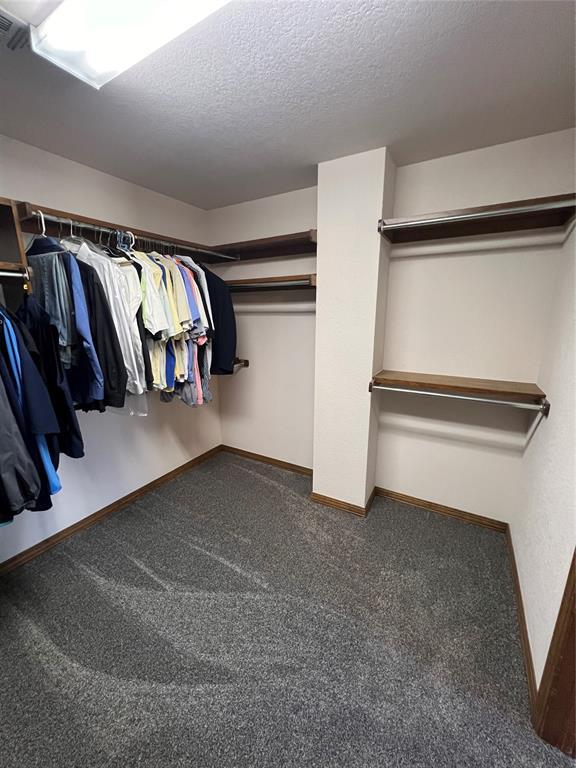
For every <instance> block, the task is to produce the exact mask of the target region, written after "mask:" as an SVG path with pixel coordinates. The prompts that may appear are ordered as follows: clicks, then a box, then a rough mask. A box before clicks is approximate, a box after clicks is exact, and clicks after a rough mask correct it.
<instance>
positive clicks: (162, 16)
mask: <svg viewBox="0 0 576 768" xmlns="http://www.w3.org/2000/svg"><path fill="white" fill-rule="evenodd" d="M227 2H228V0H64V2H63V3H62V4H61V5H59V6H58V7H57V8H56V9H55V10H54V11H53V12H52V13H51V14H50V15H49V16H48V18H46V19H45V20H44V21H43V22H42V24H40V25H39V26H38V27H31V28H30V37H31V44H32V49H33V51H34V52H35V53H37V54H39V55H40V56H43V57H44V58H45V59H48V60H49V61H51V62H52V63H53V64H56V65H57V66H58V67H61V68H62V69H65V70H66V71H67V72H69V73H70V74H71V75H75V77H79V78H80V79H81V80H84V82H86V83H88V84H89V85H92V86H93V87H94V88H101V87H102V86H103V85H105V83H107V82H109V81H110V80H112V78H114V77H116V76H117V75H119V74H120V73H121V72H124V71H125V70H127V69H128V68H129V67H131V66H133V65H134V64H136V63H137V62H139V61H141V60H142V59H143V58H145V57H146V56H148V55H149V54H151V53H152V52H153V51H156V50H157V49H158V48H161V47H162V46H163V45H166V43H168V42H170V40H173V39H174V38H175V37H177V36H178V35H180V34H182V32H185V31H186V30H187V29H190V27H192V26H194V24H197V23H198V22H199V21H202V19H205V18H206V16H209V15H210V14H211V13H213V12H214V11H216V10H218V8H221V7H222V6H223V5H226V3H227Z"/></svg>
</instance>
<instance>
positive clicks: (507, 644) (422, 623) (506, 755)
mask: <svg viewBox="0 0 576 768" xmlns="http://www.w3.org/2000/svg"><path fill="white" fill-rule="evenodd" d="M309 492H310V480H309V478H306V477H302V476H300V475H296V474H292V473H290V472H287V471H284V470H281V469H276V468H274V467H270V466H267V465H264V464H260V463H256V462H253V461H249V460H247V459H241V458H238V457H236V456H232V455H230V454H220V455H218V456H217V457H216V458H214V459H212V460H210V461H208V462H206V463H204V464H202V465H200V466H198V467H196V468H194V469H193V470H191V471H190V472H188V473H187V474H185V475H182V476H180V477H179V478H178V479H176V480H174V481H172V482H171V483H170V484H167V485H164V486H162V487H160V488H158V489H157V490H155V491H153V492H151V493H150V494H148V495H147V496H146V497H143V498H141V499H140V500H139V501H137V502H135V503H133V504H132V505H130V506H129V507H127V508H126V509H124V510H123V511H121V512H119V513H117V514H115V515H114V516H112V517H110V518H108V519H107V520H105V521H104V522H101V523H99V524H98V525H96V526H94V527H93V528H90V529H88V530H86V531H84V532H83V533H81V534H78V535H76V536H74V537H73V538H71V539H69V540H67V541H66V542H65V543H62V544H60V545H59V546H58V547H56V548H55V549H53V550H52V551H50V552H48V553H46V554H45V555H43V556H41V557H39V558H37V559H36V560H34V561H33V562H32V563H30V564H29V565H27V566H24V567H23V568H21V569H19V570H17V571H15V572H13V573H11V574H9V575H7V576H4V577H2V578H1V579H0V665H1V670H2V672H1V678H0V680H1V687H0V765H1V766H2V768H15V767H17V768H32V767H33V766H42V767H43V768H51V767H52V766H58V768H65V767H66V768H67V767H68V766H78V767H82V768H104V766H106V767H107V768H108V767H110V768H112V767H114V768H132V767H133V766H134V767H135V766H139V767H141V766H145V767H147V768H148V767H151V766H154V768H156V766H157V767H158V768H173V767H175V766H178V767H180V766H182V767H183V766H186V768H203V766H218V767H219V768H220V767H221V768H228V766H239V767H240V766H259V767H260V766H282V767H283V768H284V767H289V766H302V767H308V766H314V767H315V768H332V767H334V768H376V767H377V766H385V767H386V768H404V767H406V768H408V767H409V768H419V767H421V766H422V767H424V766H426V768H444V767H447V766H449V767H450V768H467V767H468V766H471V767H472V766H474V767H476V766H486V768H511V767H513V766H526V767H527V768H540V767H542V768H544V766H546V768H553V767H554V766H572V765H574V764H573V763H572V761H570V760H569V759H568V758H566V757H565V756H563V755H562V754H561V753H559V752H557V751H555V750H553V749H552V748H550V747H548V746H547V745H545V744H544V743H543V742H542V741H540V740H539V739H538V738H537V737H536V736H535V734H534V733H533V731H532V729H531V727H530V724H529V716H528V695H527V688H526V683H525V678H524V671H523V666H522V655H521V649H520V644H519V639H518V629H517V622H516V613H515V607H514V596H513V587H512V581H511V576H510V573H509V568H508V562H507V554H506V542H505V538H504V536H502V535H501V534H498V533H495V532H492V531H489V530H486V529H483V528H479V527H476V526H472V525H466V524H464V523H460V522H458V521H455V520H451V519H449V518H445V517H441V516H438V515H434V514H432V513H428V512H426V511H424V510H420V509H415V508H412V507H409V506H406V505H402V504H398V503H394V502H391V501H387V500H383V499H377V500H376V501H375V503H374V506H373V508H372V512H371V514H370V516H369V517H368V519H366V520H360V519H357V518H355V517H354V516H352V515H349V514H346V513H341V512H337V511H336V510H330V509H328V508H325V507H321V506H318V505H316V504H313V503H312V502H310V501H308V499H307V494H308V493H309ZM27 514H28V513H27ZM0 535H1V533H0Z"/></svg>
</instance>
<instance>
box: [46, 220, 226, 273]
mask: <svg viewBox="0 0 576 768" xmlns="http://www.w3.org/2000/svg"><path fill="white" fill-rule="evenodd" d="M31 213H32V214H33V215H34V216H36V218H37V219H38V221H39V222H40V224H41V226H42V229H44V226H43V223H44V222H50V223H52V224H58V225H60V226H68V227H70V231H71V234H73V228H74V227H76V228H77V229H79V230H86V229H87V230H92V231H93V232H94V233H95V234H96V232H98V233H100V234H107V235H113V234H114V233H115V232H131V233H132V234H133V236H134V238H135V240H136V241H137V242H138V241H140V242H150V243H153V244H154V245H165V246H168V247H170V248H175V249H176V250H177V251H190V252H192V253H201V254H205V255H206V256H214V257H215V258H218V259H225V260H226V261H238V259H239V257H238V256H235V255H231V254H227V253H220V252H219V251H212V250H210V249H209V248H201V247H199V246H196V245H184V244H183V243H181V242H178V241H176V242H175V241H172V240H166V239H165V238H162V237H158V236H156V235H154V234H153V233H152V232H139V231H138V230H135V231H132V230H130V229H128V228H127V227H123V226H114V225H110V226H106V225H104V224H96V223H92V222H87V221H82V220H81V219H75V218H74V217H73V216H58V215H56V214H54V213H44V212H43V211H42V210H41V209H34V210H32V211H31Z"/></svg>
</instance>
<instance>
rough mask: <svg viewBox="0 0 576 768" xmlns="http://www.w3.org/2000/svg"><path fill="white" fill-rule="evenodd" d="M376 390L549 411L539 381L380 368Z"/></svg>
mask: <svg viewBox="0 0 576 768" xmlns="http://www.w3.org/2000/svg"><path fill="white" fill-rule="evenodd" d="M369 389H370V391H372V389H387V390H397V391H401V392H414V393H420V394H430V395H438V396H443V397H455V398H464V399H479V400H489V401H491V402H499V403H502V404H510V405H514V404H518V407H522V406H525V407H530V406H534V410H539V409H540V410H543V411H546V408H545V406H546V405H547V400H546V394H545V393H544V392H543V391H542V390H541V389H540V387H539V386H537V385H536V384H530V383H527V382H522V381H498V380H496V379H474V378H468V377H464V376H444V375H440V374H435V373H410V372H408V371H380V372H379V373H377V374H376V375H375V376H374V378H373V379H372V381H371V383H370V387H369Z"/></svg>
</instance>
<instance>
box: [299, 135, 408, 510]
mask: <svg viewBox="0 0 576 768" xmlns="http://www.w3.org/2000/svg"><path fill="white" fill-rule="evenodd" d="M394 175H395V167H394V163H393V160H392V158H391V156H390V153H389V150H388V149H387V148H382V149H376V150H372V151H370V152H362V153H360V154H357V155H351V156H349V157H343V158H340V159H338V160H330V161H328V162H325V163H320V165H319V166H318V252H317V273H318V289H317V297H316V369H315V399H314V487H313V490H314V493H315V494H319V495H322V496H327V497H330V498H332V499H336V500H338V501H342V502H346V503H348V504H352V505H354V506H359V507H364V506H365V504H366V502H367V500H368V498H369V496H370V494H371V493H372V489H373V488H374V467H375V460H376V435H377V411H376V408H375V405H376V404H375V405H374V407H373V406H372V398H371V395H370V393H369V392H368V383H369V381H370V379H371V377H372V374H373V373H374V371H375V370H378V369H379V368H380V367H381V363H382V349H383V339H384V313H385V306H386V294H387V277H388V251H389V248H388V246H387V244H386V242H385V241H384V240H383V238H381V237H380V235H379V234H378V231H377V223H378V219H379V218H380V217H381V216H383V215H384V214H386V215H390V214H391V212H392V211H391V208H392V202H393V195H394Z"/></svg>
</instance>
